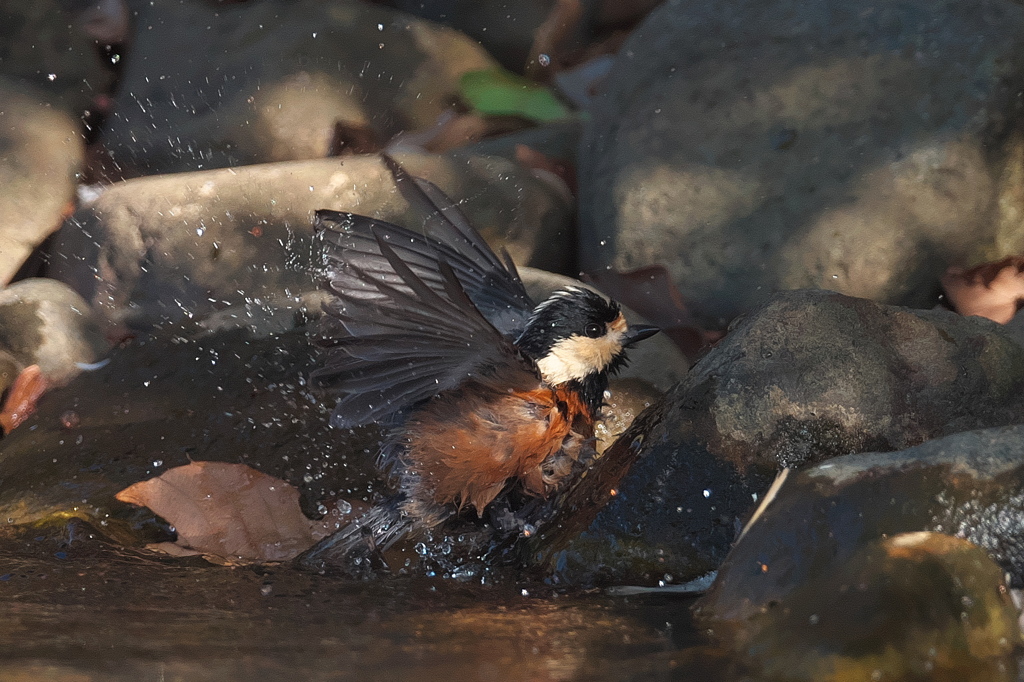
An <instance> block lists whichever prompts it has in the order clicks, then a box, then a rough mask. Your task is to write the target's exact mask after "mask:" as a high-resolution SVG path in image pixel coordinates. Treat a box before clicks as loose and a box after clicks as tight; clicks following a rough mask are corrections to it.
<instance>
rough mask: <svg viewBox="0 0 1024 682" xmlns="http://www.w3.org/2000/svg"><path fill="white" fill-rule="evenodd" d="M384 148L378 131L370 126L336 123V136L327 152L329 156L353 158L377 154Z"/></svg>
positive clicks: (344, 122) (343, 122)
mask: <svg viewBox="0 0 1024 682" xmlns="http://www.w3.org/2000/svg"><path fill="white" fill-rule="evenodd" d="M383 148H384V145H383V144H381V141H380V138H379V137H378V136H377V131H375V130H374V129H373V128H371V127H370V126H368V125H365V124H363V125H360V124H356V123H348V122H346V121H335V122H334V136H333V137H332V138H331V144H330V147H329V149H328V150H327V156H351V155H353V154H375V153H377V152H379V151H380V150H381V149H383Z"/></svg>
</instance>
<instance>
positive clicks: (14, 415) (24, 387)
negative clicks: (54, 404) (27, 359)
mask: <svg viewBox="0 0 1024 682" xmlns="http://www.w3.org/2000/svg"><path fill="white" fill-rule="evenodd" d="M46 388H47V381H46V377H44V376H43V372H42V370H41V369H39V365H30V366H28V367H26V368H25V369H23V370H22V371H21V374H19V375H18V378H17V379H15V380H14V383H13V384H12V385H11V390H10V392H9V393H8V394H7V400H6V401H4V405H3V409H2V410H0V429H3V432H4V433H10V432H11V431H13V430H14V429H16V428H17V427H18V425H19V424H21V423H22V422H23V421H25V420H26V419H28V418H29V416H30V415H31V414H32V413H33V412H35V411H36V403H37V402H39V399H40V398H42V397H43V394H44V393H46Z"/></svg>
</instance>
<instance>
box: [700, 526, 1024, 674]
mask: <svg viewBox="0 0 1024 682" xmlns="http://www.w3.org/2000/svg"><path fill="white" fill-rule="evenodd" d="M779 570H785V569H784V568H782V567H777V566H774V565H765V567H764V569H763V570H762V568H760V567H759V566H757V565H752V566H749V567H746V572H747V573H748V574H757V573H762V574H765V575H767V574H771V573H774V572H778V571H779ZM1002 578H1003V572H1002V569H1001V567H1000V566H999V565H997V564H996V563H995V562H994V561H992V559H990V558H989V556H988V553H987V552H986V551H985V550H984V549H982V548H980V547H978V546H976V545H974V544H971V543H970V542H967V541H965V540H961V539H958V538H954V537H950V536H948V535H943V534H939V533H927V532H916V533H904V534H898V535H894V536H891V537H888V538H884V539H879V540H875V541H872V542H868V543H866V544H864V545H861V546H860V547H858V548H857V550H856V551H855V552H853V553H852V554H851V555H849V556H841V557H838V556H837V557H833V559H832V560H831V561H824V562H823V563H822V564H820V565H818V566H816V570H815V572H814V574H813V575H812V576H810V577H809V578H808V579H806V580H804V581H803V582H801V583H800V584H799V585H797V586H796V587H795V589H794V590H793V591H792V592H790V593H789V594H787V595H786V596H785V597H784V598H782V599H780V600H778V601H775V600H773V601H769V602H765V603H763V604H761V606H760V608H759V609H757V610H755V611H754V612H752V613H749V614H748V615H746V616H745V617H744V618H742V619H740V620H738V621H737V620H732V619H730V618H729V617H728V615H726V614H723V613H720V612H719V611H718V606H720V605H722V604H721V602H716V601H715V600H711V601H710V602H705V604H704V605H703V606H702V607H701V609H700V618H699V621H698V622H700V623H701V625H702V626H705V627H707V628H708V631H709V632H711V633H712V634H713V636H714V637H715V638H717V639H719V640H722V641H723V642H726V643H727V644H726V646H730V647H731V648H732V649H733V650H734V651H735V652H736V653H737V654H738V656H739V658H740V660H741V661H742V663H743V665H744V667H745V668H746V669H747V670H748V671H749V672H750V673H752V674H754V676H755V677H756V679H761V680H771V681H773V682H774V681H777V682H782V681H786V682H798V681H807V682H812V681H813V682H847V681H851V682H852V681H853V680H874V681H878V682H889V681H894V680H901V681H903V680H948V681H950V682H952V681H953V680H956V681H957V682H990V681H991V682H997V681H1005V682H1010V681H1011V680H1016V679H1017V660H1016V655H1017V654H1018V653H1019V652H1020V649H1021V634H1020V629H1019V627H1018V625H1017V609H1016V608H1015V607H1014V605H1013V603H1012V601H1011V599H1010V596H1009V593H1008V590H1007V588H1006V585H1005V584H1004V583H1003V580H1002ZM718 598H719V599H725V600H726V601H728V599H729V597H728V596H726V595H725V594H724V593H720V594H719V595H718Z"/></svg>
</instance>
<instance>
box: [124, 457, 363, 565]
mask: <svg viewBox="0 0 1024 682" xmlns="http://www.w3.org/2000/svg"><path fill="white" fill-rule="evenodd" d="M117 499H119V500H121V501H122V502H129V503H131V504H137V505H140V506H143V507H149V508H150V509H151V510H152V511H153V512H154V513H156V514H158V515H159V516H162V517H163V518H164V519H165V520H166V521H167V522H168V523H170V524H171V525H172V526H174V528H175V530H176V531H177V533H178V541H177V544H178V545H179V546H181V547H184V548H188V549H192V550H195V551H197V552H200V553H202V554H208V555H213V556H217V557H223V558H225V559H227V560H228V561H231V562H243V563H246V562H253V563H263V562H274V561H287V560H289V559H292V558H294V557H296V556H298V555H299V554H301V553H302V552H303V551H305V550H307V549H309V548H310V547H312V546H313V544H314V543H316V542H317V541H318V540H320V539H321V538H323V537H326V536H327V535H329V534H331V533H332V532H334V531H335V530H337V529H338V528H339V527H340V526H341V525H342V524H344V523H347V518H348V517H350V516H351V514H352V513H353V511H354V510H353V509H352V508H351V507H350V508H349V510H348V512H347V513H344V514H343V513H341V512H339V511H334V512H331V513H329V514H328V515H327V516H326V517H324V518H323V519H321V520H320V521H311V520H310V519H308V518H306V516H304V515H303V513H302V511H301V510H300V509H299V491H298V489H296V488H295V487H293V486H291V485H289V484H288V483H285V482H284V481H282V480H280V479H277V478H274V477H273V476H268V475H267V474H264V473H262V472H259V471H256V470H255V469H251V468H249V467H247V466H245V465H244V464H230V463H227V462H193V463H191V464H188V465H185V466H181V467H176V468H174V469H169V470H167V471H165V472H164V473H163V474H161V475H160V476H158V477H156V478H151V479H149V480H148V481H142V482H140V483H136V484H135V485H132V486H129V487H128V488H125V489H124V490H122V491H121V492H119V493H118V494H117Z"/></svg>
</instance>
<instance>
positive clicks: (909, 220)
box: [579, 0, 1024, 326]
mask: <svg viewBox="0 0 1024 682" xmlns="http://www.w3.org/2000/svg"><path fill="white" fill-rule="evenodd" d="M1022 30H1024V8H1022V7H1021V6H1020V5H1019V4H1017V3H1013V2H1007V1H1005V0H984V1H983V2H980V3H978V4H976V5H974V6H972V9H971V11H969V12H965V11H963V7H962V6H961V5H958V4H955V3H954V4H949V5H943V6H941V7H936V6H935V4H934V3H931V2H927V1H926V0H912V1H910V2H904V3H900V4H897V5H891V4H887V5H878V4H877V3H874V2H869V1H867V0H855V1H854V2H845V3H830V2H825V1H824V0H815V1H814V2H810V3H806V2H800V3H793V2H788V1H786V0H774V1H772V2H765V3H750V2H745V1H743V0H736V1H730V2H725V3H705V2H694V1H691V0H675V1H673V2H666V3H664V4H662V5H661V6H660V7H659V8H657V9H656V10H654V11H653V12H652V13H651V14H650V15H649V16H648V17H647V19H646V20H645V21H644V23H643V24H641V26H640V27H639V28H638V29H637V31H636V32H635V33H634V34H633V35H632V36H631V38H630V39H629V41H628V42H627V43H626V45H625V46H624V47H623V49H622V50H621V51H620V52H619V58H618V61H617V63H616V65H615V68H614V69H613V72H612V74H611V75H610V77H609V78H608V81H607V82H606V84H605V88H604V89H603V94H602V96H601V97H599V98H597V101H596V104H595V107H596V108H595V111H594V118H593V124H592V125H591V126H590V127H589V129H588V131H587V133H586V134H585V136H584V141H583V145H582V147H581V149H582V157H581V160H580V173H579V176H580V190H581V195H580V198H581V201H580V206H581V216H580V219H581V237H582V243H581V247H580V256H581V265H582V266H583V269H584V270H585V271H590V270H597V269H600V268H603V267H605V266H608V265H611V266H614V267H616V268H618V269H624V270H629V269H634V268H638V267H641V266H645V265H650V264H662V265H665V266H666V267H667V268H668V269H669V270H670V272H671V273H672V275H673V278H674V280H675V282H676V284H677V286H678V287H679V289H680V291H681V292H682V293H683V296H684V298H685V300H686V302H687V305H689V306H691V308H692V310H693V311H694V313H695V314H698V315H700V316H702V318H703V319H704V320H705V321H706V324H708V325H712V326H716V325H717V326H721V325H724V324H725V323H726V322H727V321H728V320H730V319H732V318H733V317H734V316H736V315H737V314H740V313H742V312H744V311H746V310H749V309H750V308H752V307H753V306H754V305H756V304H758V303H760V302H762V301H764V300H765V299H766V297H767V296H768V295H769V294H770V292H772V291H775V290H778V289H780V288H796V287H822V288H829V289H835V290H838V291H842V292H844V293H847V294H850V295H855V296H862V297H865V298H871V299H875V300H880V301H884V302H888V303H898V304H902V305H914V306H919V307H930V306H931V305H932V302H933V301H934V300H935V295H936V294H937V285H936V279H937V273H940V272H942V271H943V269H944V267H945V266H946V265H949V264H967V263H969V262H972V261H973V262H976V261H979V260H991V259H992V258H993V257H998V256H999V255H1006V254H1015V253H1020V252H1021V251H1022V250H1024V243H1022V240H1024V232H1022V231H1021V230H1020V227H1019V225H1020V219H1019V216H1020V214H1021V212H1022V210H1024V184H1022V179H1024V176H1022V174H1021V173H1020V172H1019V168H1020V164H1021V159H1022V158H1024V141H1022V138H1021V137H1020V136H1019V135H1018V134H1016V133H1012V130H1014V126H1015V125H1016V122H1017V119H1018V117H1019V113H1018V110H1017V104H1016V99H1015V98H1016V96H1017V95H1016V94H1017V93H1018V92H1019V90H1020V87H1019V83H1020V80H1021V76H1020V74H1022V73H1024V49H1022V46H1021V43H1020V41H1019V40H1017V38H1016V36H1017V35H1019V34H1020V32H1021V31H1022Z"/></svg>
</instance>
